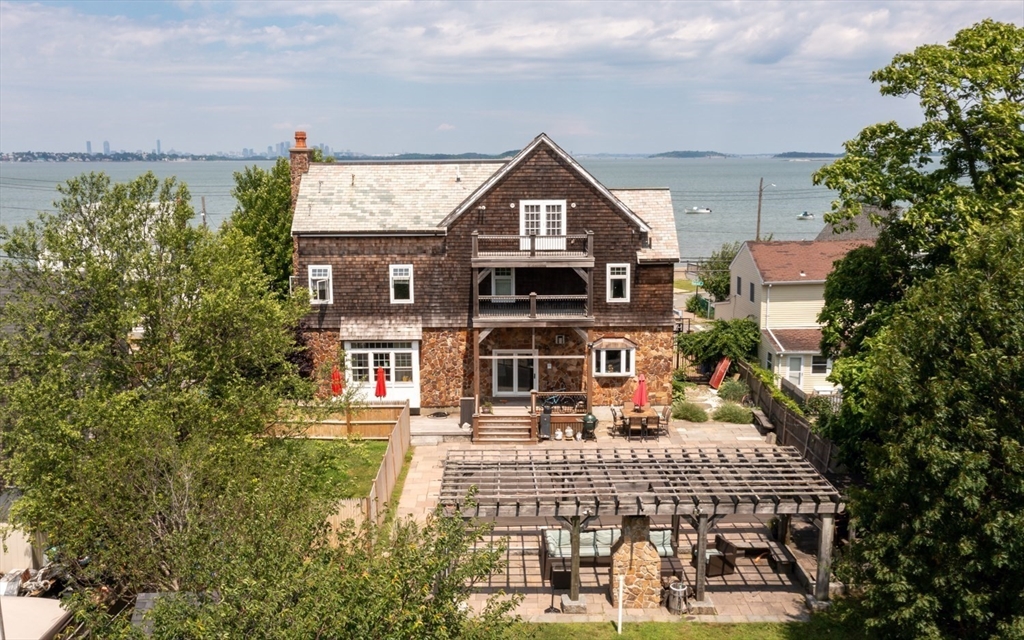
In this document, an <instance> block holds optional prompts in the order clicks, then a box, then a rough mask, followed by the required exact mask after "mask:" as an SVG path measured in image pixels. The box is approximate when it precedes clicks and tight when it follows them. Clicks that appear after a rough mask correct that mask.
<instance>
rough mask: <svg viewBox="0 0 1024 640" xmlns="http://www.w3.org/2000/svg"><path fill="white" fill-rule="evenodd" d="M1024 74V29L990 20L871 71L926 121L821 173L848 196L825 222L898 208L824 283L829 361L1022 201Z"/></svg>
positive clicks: (888, 133)
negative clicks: (866, 209)
mask: <svg viewBox="0 0 1024 640" xmlns="http://www.w3.org/2000/svg"><path fill="white" fill-rule="evenodd" d="M1022 66H1024V29H1021V28H1020V27H1017V26H1015V25H1012V24H1004V23H998V22H993V21H991V20H985V21H983V22H980V23H978V24H976V25H974V26H972V27H970V28H967V29H964V30H962V31H960V32H959V33H957V34H956V36H955V37H954V38H953V39H952V40H951V41H950V42H949V44H948V45H926V46H922V47H918V48H917V49H916V50H915V51H914V52H913V53H909V54H900V55H898V56H896V57H895V58H894V59H893V61H892V63H891V64H890V65H889V66H887V67H885V68H884V69H881V70H879V71H876V72H874V73H873V74H872V75H871V80H872V81H873V82H878V83H880V84H881V93H882V94H883V95H891V96H898V97H908V96H917V97H918V100H919V102H920V105H921V109H922V111H923V115H924V122H923V123H922V124H921V125H919V126H916V127H909V128H903V127H901V126H899V125H898V124H896V123H895V122H887V123H882V124H877V125H873V126H870V127H868V128H866V129H864V130H863V131H862V132H861V133H860V135H858V136H857V137H856V138H855V139H853V140H850V141H849V142H847V143H846V144H845V148H846V154H845V156H844V157H843V158H840V159H839V160H837V161H836V162H834V163H832V164H830V165H828V166H826V167H823V168H822V169H820V170H819V171H818V172H817V173H816V174H815V176H814V181H815V184H822V183H823V184H825V185H826V186H828V187H829V188H831V189H834V190H836V191H837V192H838V193H839V199H838V200H836V202H835V203H834V204H833V212H832V213H830V214H828V215H827V216H826V219H827V220H828V221H829V222H832V223H833V224H834V225H836V227H837V228H839V229H842V228H844V227H846V226H849V224H850V223H849V221H850V220H851V219H852V218H853V217H855V216H856V215H857V214H859V213H860V212H861V211H862V206H863V205H873V206H876V207H879V208H880V209H881V210H882V211H888V212H889V214H888V215H887V216H885V217H884V218H883V217H882V216H879V215H878V214H875V213H874V212H873V211H872V213H871V217H872V219H873V222H875V223H878V224H883V226H882V230H881V233H880V237H879V241H878V245H877V246H876V248H874V249H863V250H859V251H855V252H851V254H850V255H849V256H848V258H847V259H846V260H843V261H840V263H839V265H838V267H837V268H836V270H835V271H834V272H833V274H832V275H831V276H830V277H829V280H828V283H827V284H826V293H825V307H824V309H823V310H822V313H821V318H820V319H821V321H822V322H823V323H824V324H825V342H824V344H823V348H824V350H825V351H826V352H827V353H828V354H829V355H832V356H838V355H846V356H849V355H855V354H856V353H858V352H859V351H860V350H861V349H862V345H863V341H864V339H865V338H867V337H870V336H871V335H873V334H874V332H876V331H877V330H878V329H879V328H880V327H882V326H884V325H885V318H886V314H887V313H888V309H889V307H890V306H891V304H892V303H893V302H894V301H897V300H899V299H901V298H902V297H903V295H904V293H905V292H906V291H907V289H908V288H909V287H910V286H912V285H913V284H914V283H915V282H918V281H920V280H922V279H926V278H928V277H930V276H931V275H932V274H933V273H934V272H935V269H936V268H937V267H939V266H942V265H948V264H950V263H951V256H952V253H953V251H954V250H955V249H956V247H958V246H960V245H961V244H963V242H964V241H965V239H966V238H967V237H969V236H970V234H971V233H972V232H973V231H975V230H977V229H978V227H979V226H983V225H988V224H998V223H999V220H1000V219H1001V218H1002V216H1003V213H1004V211H1005V210H1006V209H1007V208H1009V207H1013V206H1019V205H1020V203H1021V199H1022V197H1024V196H1022V193H1021V184H1022V180H1024V178H1022V176H1024V109H1022V101H1024V77H1022V73H1021V68H1022ZM897 204H901V205H903V206H902V207H901V209H900V210H897V209H896V206H897ZM858 274H871V278H865V277H858ZM876 315H878V316H880V317H875V316H876Z"/></svg>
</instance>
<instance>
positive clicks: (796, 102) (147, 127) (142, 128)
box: [0, 0, 1024, 154]
mask: <svg viewBox="0 0 1024 640" xmlns="http://www.w3.org/2000/svg"><path fill="white" fill-rule="evenodd" d="M985 18H992V19H996V20H1001V21H1004V22H1012V23H1014V24H1017V25H1022V26H1024V0H967V1H941V0H930V1H925V2H915V1H909V0H908V1H902V2H880V1H872V0H860V1H855V2H846V1H838V0H833V1H825V2H811V1H803V2H768V1H747V2H697V1H679V2H628V3H627V2H541V3H530V2H515V3H503V2H496V1H495V2H371V3H361V2H315V3H313V2H305V3H304V2H293V1H286V2H275V1H270V0H266V1H262V2H207V1H202V0H195V1H188V0H186V1H179V2H81V1H79V2H6V1H0V151H4V152H11V151H28V150H33V151H85V143H86V141H87V140H89V141H92V149H93V151H94V152H98V151H99V150H101V149H102V143H103V141H109V142H110V146H111V149H112V150H126V151H136V150H144V151H150V150H152V149H155V148H156V141H157V139H159V140H161V148H162V150H163V151H165V152H166V151H167V150H169V149H175V150H178V151H183V152H189V153H214V152H218V151H240V150H241V149H242V148H243V147H248V148H254V149H256V150H257V151H265V150H266V148H267V145H270V144H276V143H278V142H284V141H289V142H290V141H291V140H292V139H293V133H294V131H296V130H305V131H306V132H307V133H308V136H309V144H310V145H319V144H327V145H329V146H330V147H331V149H332V150H351V151H356V152H361V153H373V154H387V153H404V152H424V153H460V152H466V151H475V152H480V153H498V152H502V151H506V150H510V149H519V148H521V147H523V146H524V145H526V144H527V143H528V142H529V141H530V140H531V139H533V137H534V136H536V135H537V134H539V133H540V132H546V133H547V134H548V135H550V136H551V137H552V138H553V139H554V140H555V142H557V143H558V144H559V145H561V146H562V147H563V148H565V149H566V150H568V151H570V152H571V153H576V154H594V153H622V154H627V153H637V154H640V153H658V152H662V151H670V150H684V149H698V150H714V151H720V152H725V153H736V154H757V153H777V152H782V151H794V150H796V151H825V152H840V151H841V150H842V143H843V142H844V141H845V140H848V139H850V138H853V137H854V136H855V135H856V134H857V133H858V132H859V131H860V130H861V129H862V128H864V127H865V126H867V125H870V124H873V123H876V122H882V121H888V120H896V121H898V122H900V123H902V124H905V125H909V124H914V123H916V122H917V121H918V120H919V118H920V110H919V108H918V106H917V104H916V102H915V101H914V100H913V99H901V98H893V97H882V96H880V95H879V93H878V87H877V86H876V85H873V84H872V83H871V81H870V79H869V75H870V73H871V72H872V71H873V70H875V69H878V68H880V67H883V66H885V65H886V64H887V63H888V62H889V61H890V60H891V59H892V57H893V56H894V55H895V54H897V53H900V52H909V51H912V50H913V49H914V48H916V47H917V46H920V45H923V44H935V43H946V42H948V40H949V39H950V38H952V37H953V35H954V34H955V33H956V32H957V31H959V30H960V29H963V28H965V27H968V26H970V25H971V24H974V23H976V22H978V21H980V20H983V19H985Z"/></svg>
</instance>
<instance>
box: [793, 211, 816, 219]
mask: <svg viewBox="0 0 1024 640" xmlns="http://www.w3.org/2000/svg"><path fill="white" fill-rule="evenodd" d="M796 219H797V220H814V214H813V213H807V212H806V211H804V212H803V213H801V214H800V215H798V216H797V217H796Z"/></svg>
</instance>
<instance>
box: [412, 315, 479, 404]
mask: <svg viewBox="0 0 1024 640" xmlns="http://www.w3.org/2000/svg"><path fill="white" fill-rule="evenodd" d="M472 341H473V334H472V332H471V331H468V330H466V329H423V341H422V342H421V343H420V406H421V407H457V406H459V398H460V397H462V396H463V395H466V396H471V395H473V342H472Z"/></svg>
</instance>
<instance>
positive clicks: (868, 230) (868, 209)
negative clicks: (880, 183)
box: [815, 204, 890, 242]
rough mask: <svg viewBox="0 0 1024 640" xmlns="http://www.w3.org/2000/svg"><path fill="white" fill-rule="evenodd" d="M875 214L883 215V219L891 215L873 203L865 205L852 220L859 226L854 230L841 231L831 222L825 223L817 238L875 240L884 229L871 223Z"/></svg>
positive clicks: (822, 240) (825, 240) (824, 239)
mask: <svg viewBox="0 0 1024 640" xmlns="http://www.w3.org/2000/svg"><path fill="white" fill-rule="evenodd" d="M872 214H874V215H877V216H881V217H882V218H883V219H884V218H886V217H887V216H889V215H890V212H888V211H886V210H885V209H882V208H880V207H874V206H871V205H867V204H866V205H863V206H862V207H861V212H860V213H858V214H857V215H856V216H854V217H853V218H852V219H851V220H850V222H852V223H853V224H854V225H855V226H856V227H857V228H856V229H853V230H847V231H842V232H840V233H836V232H835V227H834V226H833V225H832V223H831V222H829V223H828V224H826V225H825V228H824V229H822V230H821V232H820V233H819V234H818V237H817V238H815V240H817V241H819V242H837V241H844V240H875V239H877V238H878V234H879V233H880V232H881V231H882V227H880V226H878V227H876V226H875V225H873V224H871V218H870V216H871V215H872Z"/></svg>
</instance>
